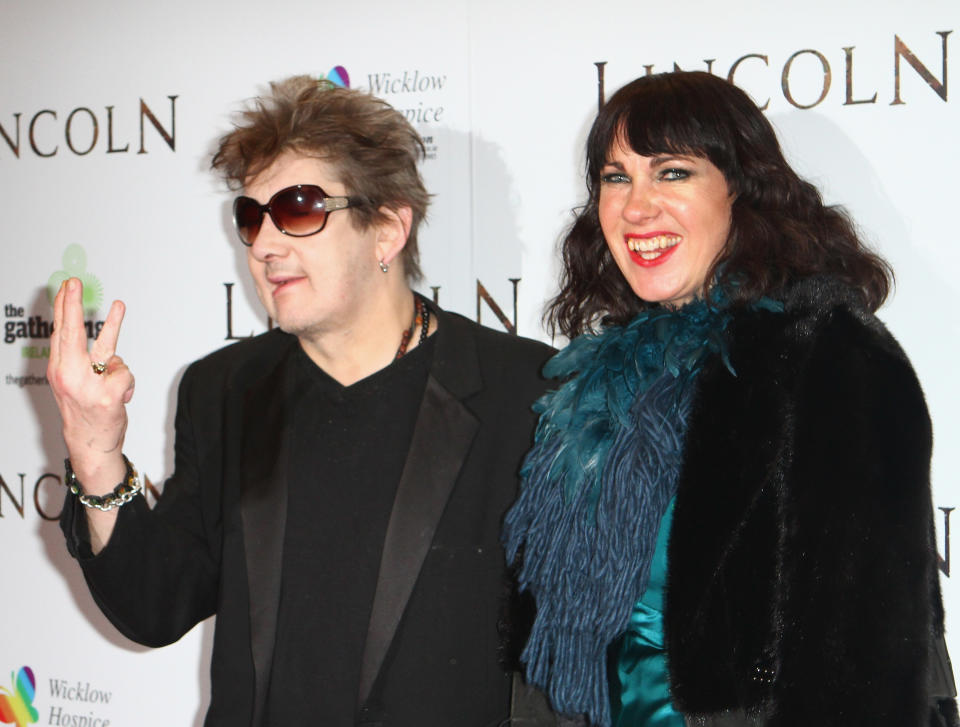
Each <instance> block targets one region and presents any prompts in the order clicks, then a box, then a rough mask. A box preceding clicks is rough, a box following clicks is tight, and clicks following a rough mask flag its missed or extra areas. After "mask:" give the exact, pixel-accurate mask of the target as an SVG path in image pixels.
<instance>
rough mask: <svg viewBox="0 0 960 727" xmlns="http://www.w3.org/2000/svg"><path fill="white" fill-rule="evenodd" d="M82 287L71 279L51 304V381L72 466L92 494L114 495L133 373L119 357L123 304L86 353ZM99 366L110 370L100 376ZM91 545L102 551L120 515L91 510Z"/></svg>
mask: <svg viewBox="0 0 960 727" xmlns="http://www.w3.org/2000/svg"><path fill="white" fill-rule="evenodd" d="M82 300H83V287H82V285H81V283H80V281H79V280H77V279H76V278H70V279H69V280H67V281H65V282H64V283H63V285H61V286H60V291H59V292H58V293H57V297H56V298H55V299H54V303H53V325H54V330H53V335H52V336H51V337H50V362H49V364H48V365H47V380H48V381H49V382H50V388H51V390H52V391H53V396H54V398H55V399H56V401H57V406H58V407H59V409H60V417H61V419H62V420H63V438H64V441H65V442H66V444H67V451H68V452H69V454H70V462H71V464H72V465H73V471H74V472H75V473H76V476H77V479H78V480H79V482H80V484H81V486H82V487H83V491H84V493H85V494H88V495H103V494H106V493H107V492H110V491H111V490H112V489H113V488H114V487H116V485H117V484H118V483H119V482H120V481H121V480H122V479H123V476H124V473H125V471H126V467H125V465H124V462H123V457H122V453H121V450H122V447H123V439H124V435H125V434H126V430H127V408H126V405H127V403H128V402H129V401H130V399H131V397H132V396H133V387H134V381H133V374H132V373H131V372H130V369H129V368H127V366H126V364H124V363H123V359H121V358H120V357H119V356H117V355H116V348H117V338H118V337H119V335H120V324H121V322H122V321H123V313H124V305H123V303H122V302H120V301H114V302H113V304H112V305H111V306H110V312H109V313H108V314H107V319H106V321H105V322H104V324H103V328H102V329H101V331H100V335H99V336H97V339H96V340H95V341H94V342H93V344H92V346H91V347H90V351H89V352H88V351H87V333H86V329H85V328H84V323H83V303H82ZM95 363H103V364H105V366H106V368H105V369H104V370H103V372H102V373H100V374H98V373H96V372H95V370H94V364H95ZM88 517H89V522H90V525H91V544H92V545H93V546H94V552H96V551H98V550H99V549H100V547H102V545H103V544H105V543H106V541H107V539H108V538H109V535H110V532H111V530H112V527H113V522H114V520H115V519H116V511H111V512H107V513H100V512H99V511H91V512H88Z"/></svg>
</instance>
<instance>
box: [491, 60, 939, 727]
mask: <svg viewBox="0 0 960 727" xmlns="http://www.w3.org/2000/svg"><path fill="white" fill-rule="evenodd" d="M587 187H588V190H589V200H588V202H587V204H586V206H585V207H584V208H583V209H582V210H580V211H579V213H578V214H577V217H576V220H575V222H574V224H573V226H572V227H571V229H570V231H569V233H568V234H567V236H566V238H565V240H564V241H563V260H564V273H563V278H562V281H561V290H560V293H559V295H558V296H557V297H556V298H555V299H554V300H553V302H552V304H551V305H550V308H549V313H548V319H549V321H550V323H551V324H552V326H553V327H554V329H555V330H556V329H559V331H560V332H562V333H563V334H565V335H566V336H568V337H569V338H570V339H572V341H571V343H570V345H569V346H568V347H567V348H566V349H564V350H563V351H561V352H560V353H559V354H557V355H556V356H555V357H554V358H553V359H552V360H551V361H550V363H549V364H548V368H547V370H546V371H547V373H548V374H549V375H551V376H554V377H557V378H559V379H563V380H564V383H563V384H562V386H560V388H559V389H558V390H557V391H555V392H552V393H550V394H547V395H546V396H545V397H544V398H543V399H541V401H540V402H538V411H540V413H541V419H540V424H539V428H538V431H537V442H536V445H535V446H534V449H533V450H532V451H531V452H530V454H529V455H528V457H527V460H526V462H525V465H524V477H525V481H524V487H523V490H522V492H521V495H520V498H519V499H518V501H517V503H516V504H515V505H514V507H513V508H512V510H511V511H510V513H509V514H508V516H507V519H506V522H505V530H504V539H505V542H506V544H507V547H508V552H509V553H510V557H511V558H513V557H514V556H515V555H516V554H517V553H518V552H519V551H521V550H522V552H523V556H522V565H521V568H520V582H521V586H522V587H523V588H525V589H528V590H529V591H530V592H531V593H532V594H533V596H534V598H535V600H536V603H537V617H536V621H535V622H534V626H533V629H532V632H531V636H530V640H529V641H528V643H527V647H526V649H525V651H524V654H523V660H524V662H525V664H526V670H527V678H528V680H529V681H530V682H532V683H533V684H535V685H537V686H540V687H542V688H543V689H544V691H545V692H546V693H547V695H548V696H549V698H550V700H551V702H552V704H553V706H554V708H555V709H556V710H557V711H558V712H560V713H564V714H574V715H575V714H584V715H586V721H588V722H589V723H590V724H595V725H603V726H604V727H606V726H607V725H611V724H612V725H617V726H619V727H625V726H629V727H635V726H641V725H642V726H647V725H650V726H656V727H674V726H682V725H684V723H685V722H686V723H687V724H695V725H769V726H776V727H785V726H791V727H792V726H797V727H800V726H801V725H803V726H804V727H809V726H811V725H821V726H822V725H837V726H838V727H839V726H840V725H843V726H844V727H850V726H851V725H864V726H866V725H870V726H871V727H877V726H878V725H889V726H891V727H893V726H896V727H907V726H919V725H928V724H954V723H955V721H956V706H955V704H954V703H953V700H952V699H951V698H950V697H952V696H953V694H954V692H953V691H951V688H952V676H951V675H950V674H949V667H948V666H947V670H946V671H945V670H944V669H943V666H944V664H946V663H947V662H946V661H945V652H944V651H942V650H941V649H942V643H943V640H942V633H943V611H942V605H941V600H940V590H939V584H938V577H937V569H936V549H935V545H934V542H933V528H932V522H933V521H932V507H931V502H930V488H929V458H930V446H931V432H930V422H929V417H928V415H927V410H926V406H925V404H924V400H923V394H922V392H921V390H920V387H919V385H918V383H917V379H916V376H915V374H914V372H913V370H912V368H911V367H910V364H909V362H908V361H907V359H906V357H905V355H904V354H903V352H902V351H901V349H900V348H899V346H898V345H897V343H896V342H895V341H894V340H893V338H892V337H891V335H890V334H889V333H888V332H887V331H886V329H885V328H884V327H883V325H882V324H881V323H880V322H879V321H878V320H877V319H876V318H875V317H874V316H873V311H875V310H876V309H877V307H878V306H879V305H880V304H881V303H882V302H883V300H884V298H885V297H886V294H887V291H888V288H889V284H890V279H891V276H890V271H889V269H888V267H887V265H886V263H885V262H884V261H883V260H881V259H880V258H879V257H877V256H876V255H874V254H873V253H871V252H869V251H868V250H867V249H865V247H864V246H863V244H862V243H861V242H860V241H859V240H858V238H857V235H856V232H855V230H854V227H853V225H852V224H851V222H850V221H849V220H848V219H847V217H846V216H845V215H844V213H843V212H842V211H840V210H838V209H836V208H830V207H825V206H824V205H823V203H822V201H821V199H820V196H819V194H818V192H817V190H816V189H815V188H814V187H813V186H812V185H810V184H808V183H807V182H804V181H802V180H801V179H799V178H798V177H797V175H796V174H795V173H794V171H793V170H792V169H791V168H790V167H789V166H788V164H787V162H786V161H785V160H784V158H783V154H782V152H781V150H780V148H779V145H778V143H777V140H776V136H775V134H774V132H773V129H772V127H771V126H770V124H769V122H768V121H767V120H766V118H765V117H764V116H763V114H762V113H761V112H760V111H759V110H758V109H757V107H756V106H755V105H754V104H753V103H752V102H751V101H750V99H749V98H748V97H747V96H746V94H744V93H743V92H742V91H740V90H739V89H737V88H736V87H734V86H733V85H731V84H728V83H726V82H725V81H723V80H720V79H718V78H716V77H714V76H712V75H710V74H707V73H673V74H663V75H657V76H647V77H644V78H640V79H637V80H636V81H633V82H632V83H630V84H628V85H627V86H625V87H624V88H622V89H620V91H618V92H617V93H616V94H615V95H614V96H613V97H612V98H611V99H610V100H609V102H608V103H607V104H606V105H605V106H604V108H603V109H602V110H601V111H600V114H599V116H598V117H597V119H596V121H595V123H594V124H593V128H592V130H591V132H590V136H589V139H588V142H587ZM941 655H942V657H943V658H941Z"/></svg>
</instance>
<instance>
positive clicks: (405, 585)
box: [359, 306, 480, 707]
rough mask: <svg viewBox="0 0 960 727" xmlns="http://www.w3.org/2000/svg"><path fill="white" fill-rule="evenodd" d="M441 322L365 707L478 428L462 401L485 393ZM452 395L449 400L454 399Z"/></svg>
mask: <svg viewBox="0 0 960 727" xmlns="http://www.w3.org/2000/svg"><path fill="white" fill-rule="evenodd" d="M431 308H432V309H433V313H434V315H437V317H438V318H439V321H440V331H441V332H442V333H439V332H438V334H437V335H438V339H437V348H436V350H435V351H434V362H433V366H432V367H431V375H430V376H429V377H428V378H427V385H426V389H425V390H424V395H423V400H422V402H421V404H420V412H419V414H418V415H417V421H416V425H415V427H414V433H413V439H412V441H411V444H410V451H409V453H408V454H407V460H406V463H405V464H404V468H403V473H402V475H401V476H400V482H399V484H398V486H397V494H396V497H395V499H394V504H393V511H392V512H391V514H390V521H389V523H388V525H387V532H386V536H385V538H384V544H383V553H382V555H381V559H380V572H379V576H378V579H377V587H376V592H375V595H374V600H373V608H372V611H371V615H370V625H369V628H368V631H367V639H366V644H365V646H364V653H363V661H362V662H361V668H360V690H359V704H360V706H361V707H363V706H364V705H365V704H366V702H367V701H368V700H369V698H370V696H371V692H372V690H373V686H374V684H375V683H376V680H377V677H378V675H379V674H380V671H381V669H382V667H383V663H384V660H385V658H386V655H387V651H388V649H389V648H390V644H391V642H392V641H393V638H394V635H395V634H396V630H397V626H398V624H399V623H400V619H401V617H402V616H403V612H404V609H405V608H406V605H407V602H408V601H409V600H410V595H411V593H412V592H413V587H414V584H415V583H416V580H417V577H418V576H419V573H420V569H421V567H422V565H423V562H424V559H425V558H426V556H427V553H428V552H429V550H430V545H431V543H432V541H433V536H434V533H435V532H436V529H437V525H438V523H439V521H440V518H441V516H442V514H443V510H444V508H445V506H446V504H447V500H448V498H449V497H450V493H451V491H452V490H453V487H454V484H455V483H456V480H457V476H458V475H459V473H460V469H461V467H462V466H463V463H464V460H465V459H466V456H467V453H468V452H469V450H470V445H471V444H472V443H473V439H474V437H475V435H476V433H477V429H478V428H479V422H478V421H477V419H476V417H474V415H473V414H472V413H471V412H470V411H469V410H468V409H467V407H466V406H464V404H463V403H461V401H460V400H459V399H458V398H457V396H458V395H459V396H465V395H466V394H467V393H472V392H473V391H475V390H477V389H478V388H479V386H480V376H479V367H478V364H477V359H476V343H475V341H474V339H473V338H472V336H469V335H465V334H467V331H466V330H465V329H464V327H463V326H462V324H458V322H457V321H456V319H454V318H452V317H451V316H449V315H446V314H444V313H443V312H441V311H439V310H438V309H435V308H433V306H431ZM451 392H452V393H451Z"/></svg>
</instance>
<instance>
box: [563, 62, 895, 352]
mask: <svg viewBox="0 0 960 727" xmlns="http://www.w3.org/2000/svg"><path fill="white" fill-rule="evenodd" d="M621 137H622V138H623V139H624V140H626V142H627V143H628V144H629V146H630V148H631V149H633V151H635V152H636V153H637V154H640V155H642V156H654V155H658V154H685V155H692V156H696V157H701V158H705V159H707V160H709V161H710V162H711V163H712V164H713V165H714V166H715V167H717V168H718V169H719V170H720V171H721V172H722V173H723V176H724V177H725V179H726V182H727V186H728V187H729V189H730V192H731V193H732V194H734V195H735V200H734V202H733V208H732V212H731V216H732V220H731V226H730V236H729V237H728V239H727V242H726V245H725V246H724V248H723V250H722V251H721V253H720V255H719V256H718V258H717V260H716V261H715V262H714V264H713V267H712V268H711V269H710V270H709V271H708V273H707V280H715V281H716V282H717V284H719V285H722V284H724V283H725V282H730V281H731V280H735V281H736V285H735V286H730V287H727V288H726V289H727V290H728V291H729V292H730V295H731V297H732V299H733V303H734V304H736V303H742V302H748V301H753V300H756V299H758V298H760V297H761V296H764V295H766V296H770V297H773V298H778V297H781V296H782V292H783V290H784V289H785V288H786V287H787V286H788V285H789V284H791V283H793V282H795V281H797V280H799V279H801V278H805V277H808V276H812V275H828V276H832V277H834V278H838V279H840V280H841V281H843V282H845V283H846V284H848V285H849V286H850V287H851V288H853V289H854V290H855V291H856V292H857V293H858V294H859V297H860V298H861V300H862V302H863V304H864V306H865V307H866V308H867V309H869V310H871V311H874V310H876V309H877V308H878V307H880V305H881V304H882V303H883V301H884V299H885V298H886V296H887V293H888V292H889V289H890V285H891V283H892V280H893V273H892V271H891V269H890V267H889V265H888V264H887V263H886V262H885V261H884V260H883V259H882V258H880V257H879V256H878V255H876V254H874V253H873V252H871V251H870V250H868V249H867V248H866V247H865V246H864V244H863V243H862V242H861V241H860V239H859V237H858V235H857V232H856V230H855V228H854V225H853V223H852V222H851V220H850V218H849V217H848V216H847V214H846V212H844V210H843V209H841V208H839V207H827V206H825V205H824V204H823V200H822V199H821V197H820V193H819V192H818V191H817V189H816V187H814V186H813V185H812V184H810V183H809V182H806V181H804V180H802V179H800V177H798V176H797V174H796V172H794V171H793V169H791V168H790V166H789V165H788V164H787V161H786V159H784V157H783V152H782V151H781V149H780V144H779V142H778V141H777V137H776V134H775V133H774V130H773V127H772V126H771V125H770V122H769V121H768V120H767V118H766V117H765V116H764V115H763V113H761V111H760V110H759V109H758V108H757V106H756V104H754V103H753V101H751V100H750V97H749V96H747V94H746V93H744V92H743V91H741V90H740V89H739V88H737V87H736V86H734V85H733V84H731V83H728V82H727V81H725V80H723V79H721V78H717V77H716V76H713V75H711V74H709V73H704V72H702V71H693V72H676V73H662V74H657V75H650V76H643V77H641V78H638V79H636V80H635V81H632V82H630V83H628V84H627V85H626V86H624V87H623V88H621V89H620V90H619V91H617V92H616V93H615V94H614V95H613V96H612V97H611V98H610V100H609V101H608V102H607V103H606V104H605V105H604V106H603V108H602V109H601V110H600V113H599V114H598V116H597V118H596V120H595V121H594V123H593V127H592V128H591V130H590V135H589V137H588V138H587V160H586V182H587V190H588V193H589V199H588V201H587V203H586V205H585V206H584V207H582V208H579V209H578V210H576V214H575V219H574V221H573V224H572V225H571V227H570V229H569V230H568V232H567V234H566V237H565V238H564V239H563V241H562V244H561V251H562V256H563V273H562V276H561V281H560V292H559V293H558V295H557V297H556V298H554V299H553V300H552V301H551V302H550V304H549V305H548V307H547V311H546V315H545V318H546V321H547V325H548V327H549V328H550V329H551V330H552V331H554V332H556V331H557V330H559V331H560V332H561V333H563V334H564V335H565V336H567V337H569V338H572V337H574V336H577V335H579V334H581V333H585V332H589V331H592V330H594V329H595V328H596V326H597V325H598V324H600V325H618V324H621V325H622V324H624V323H626V322H628V321H629V320H630V319H631V318H633V317H634V316H635V315H636V314H637V313H639V312H640V311H641V310H643V309H644V308H646V307H649V306H650V305H651V304H650V303H647V302H646V301H643V300H641V299H640V298H638V297H637V296H636V294H635V293H634V292H633V291H632V290H631V288H630V286H629V284H628V283H627V281H626V280H625V279H624V277H623V275H622V274H621V273H620V270H619V268H618V267H617V264H616V262H614V260H613V256H612V255H611V254H610V251H609V249H608V248H607V244H606V242H605V240H604V237H603V232H602V230H601V229H600V218H599V216H598V212H597V204H598V200H599V195H600V172H601V170H602V168H603V166H604V164H605V163H606V161H607V159H608V153H609V151H610V148H611V146H612V145H613V144H614V143H615V142H616V141H617V139H618V138H621Z"/></svg>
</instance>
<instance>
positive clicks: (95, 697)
mask: <svg viewBox="0 0 960 727" xmlns="http://www.w3.org/2000/svg"><path fill="white" fill-rule="evenodd" d="M112 697H113V692H108V691H106V690H103V689H95V688H94V687H92V686H91V685H90V682H80V681H74V682H70V681H67V680H66V679H51V680H50V699H51V700H59V701H65V702H68V704H67V705H66V707H64V706H62V705H59V704H54V705H51V707H50V719H49V720H47V722H48V724H52V725H59V727H109V725H110V718H109V717H103V716H102V715H100V714H97V712H96V711H94V710H98V711H99V710H101V709H103V708H104V707H106V706H107V705H109V704H110V699H111V698H112ZM77 710H79V711H77Z"/></svg>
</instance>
